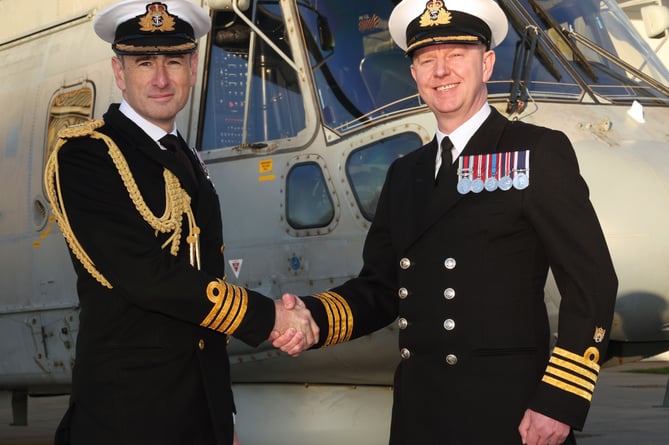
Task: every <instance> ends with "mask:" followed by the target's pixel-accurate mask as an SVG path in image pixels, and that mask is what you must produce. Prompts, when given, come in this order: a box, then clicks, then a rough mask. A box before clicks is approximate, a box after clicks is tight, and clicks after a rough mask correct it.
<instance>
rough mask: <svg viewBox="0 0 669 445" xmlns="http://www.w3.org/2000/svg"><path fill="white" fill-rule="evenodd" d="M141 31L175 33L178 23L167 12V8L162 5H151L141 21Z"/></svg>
mask: <svg viewBox="0 0 669 445" xmlns="http://www.w3.org/2000/svg"><path fill="white" fill-rule="evenodd" d="M139 24H140V25H141V27H140V28H139V30H140V31H145V32H147V31H148V32H154V31H161V32H165V31H174V26H175V24H176V21H175V20H174V17H173V16H171V15H169V13H168V12H167V6H165V5H164V4H162V3H151V4H150V5H147V6H146V15H144V16H143V17H141V18H140V19H139Z"/></svg>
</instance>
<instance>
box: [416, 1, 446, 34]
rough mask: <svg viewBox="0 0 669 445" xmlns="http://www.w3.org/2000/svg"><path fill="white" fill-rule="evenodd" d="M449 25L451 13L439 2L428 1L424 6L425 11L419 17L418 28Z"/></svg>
mask: <svg viewBox="0 0 669 445" xmlns="http://www.w3.org/2000/svg"><path fill="white" fill-rule="evenodd" d="M449 23H451V13H450V11H449V10H448V9H446V7H445V6H444V2H442V1H441V0H430V1H428V2H427V4H426V5H425V11H424V12H423V15H422V16H421V17H420V27H421V28H427V27H429V26H437V25H448V24H449Z"/></svg>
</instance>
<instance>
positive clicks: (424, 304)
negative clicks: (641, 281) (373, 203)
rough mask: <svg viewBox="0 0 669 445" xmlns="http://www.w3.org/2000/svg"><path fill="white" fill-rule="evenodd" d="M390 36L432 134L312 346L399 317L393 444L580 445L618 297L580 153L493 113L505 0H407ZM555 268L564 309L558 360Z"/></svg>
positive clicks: (396, 184)
mask: <svg viewBox="0 0 669 445" xmlns="http://www.w3.org/2000/svg"><path fill="white" fill-rule="evenodd" d="M389 28H390V33H391V35H392V38H393V39H394V41H395V43H396V44H397V45H398V46H399V47H401V48H402V49H403V50H405V51H406V54H407V56H408V57H410V58H411V61H412V65H411V74H412V75H413V78H414V79H415V81H416V83H417V86H418V91H419V93H420V96H421V97H422V99H423V100H424V101H425V103H426V104H427V106H428V107H429V108H430V110H431V111H432V112H433V113H434V115H435V117H436V121H437V128H436V136H435V138H434V139H433V140H432V141H431V142H430V143H428V144H427V145H425V146H423V147H421V148H419V149H418V150H416V151H415V152H412V153H411V154H409V155H407V156H404V157H403V158H401V159H398V160H397V161H396V162H394V163H393V164H392V165H391V167H390V168H389V170H388V174H387V178H386V182H385V185H384V187H383V190H382V192H381V196H380V199H379V203H378V207H377V211H376V215H375V217H374V220H373V223H372V226H371V228H370V230H369V233H368V235H367V239H366V242H365V245H364V250H363V262H364V265H363V268H362V271H361V272H360V274H359V276H358V277H357V278H354V279H352V280H350V281H348V282H346V283H344V284H342V285H340V286H338V287H335V288H333V289H331V290H329V291H328V292H324V293H322V294H318V295H314V296H310V297H309V296H308V297H304V301H305V302H306V304H307V306H308V307H309V309H310V310H311V313H312V314H313V315H314V318H315V320H316V321H317V323H318V325H319V326H320V328H321V335H320V340H319V343H318V346H321V347H323V346H328V345H333V344H336V343H340V342H345V341H348V340H350V339H353V338H356V337H359V336H361V335H364V334H367V333H370V332H372V331H374V330H377V329H379V328H381V327H384V326H386V325H388V324H389V323H391V322H392V321H393V320H395V319H397V322H396V323H397V326H398V328H399V345H398V360H399V365H398V366H397V369H396V372H395V378H394V404H393V411H392V425H391V431H390V443H391V444H403V445H414V444H421V445H465V444H471V445H483V444H504V445H513V444H521V443H522V444H529V445H558V444H561V443H569V444H573V443H574V436H573V433H572V431H573V430H578V429H581V428H582V427H583V424H584V422H585V418H586V415H587V412H588V408H589V405H590V400H591V397H592V394H593V390H594V387H595V383H596V381H597V375H598V372H599V369H600V364H601V362H602V360H603V359H604V358H605V352H606V345H607V341H608V337H609V329H610V324H611V320H612V315H613V307H614V302H615V297H616V291H617V278H616V275H615V272H614V269H613V266H612V262H611V258H610V255H609V252H608V248H607V245H606V242H605V239H604V236H603V234H602V230H601V228H600V224H599V222H598V219H597V216H596V214H595V211H594V210H593V207H592V205H591V203H590V200H589V197H588V188H587V186H586V183H585V181H584V180H583V178H582V177H581V175H580V174H579V168H578V163H577V159H576V155H575V152H574V149H573V148H572V145H571V143H570V141H569V140H568V139H567V137H566V136H565V135H564V134H563V133H561V132H559V131H554V130H551V129H548V128H542V127H538V126H534V125H529V124H526V123H523V122H518V121H514V122H511V121H509V120H507V119H506V118H505V117H503V116H502V115H501V114H500V113H499V112H497V111H496V110H495V109H493V108H491V107H490V105H489V104H488V103H487V90H486V82H487V81H488V80H489V79H490V76H491V74H492V72H493V67H494V63H495V53H494V51H493V48H495V46H497V45H498V44H499V43H500V42H501V41H502V40H503V39H504V37H505V35H506V32H507V20H506V17H505V15H504V13H503V12H502V10H501V9H500V7H499V6H498V5H497V3H496V2H494V1H492V0H467V1H461V0H430V1H427V0H403V1H402V2H400V3H399V4H398V5H397V6H396V7H395V9H394V10H393V12H392V14H391V16H390V20H389ZM549 267H550V268H551V270H552V272H553V274H554V276H555V280H556V282H557V286H558V288H559V290H560V293H561V297H562V303H561V306H560V313H559V330H558V336H557V344H555V346H554V348H552V349H550V346H551V345H550V341H551V336H550V332H549V323H548V317H547V312H546V306H545V304H544V285H545V283H546V278H547V273H548V270H549ZM273 338H275V346H278V347H281V346H282V342H283V341H284V337H278V335H277V336H273Z"/></svg>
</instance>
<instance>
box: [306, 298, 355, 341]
mask: <svg viewBox="0 0 669 445" xmlns="http://www.w3.org/2000/svg"><path fill="white" fill-rule="evenodd" d="M314 297H315V298H317V299H319V300H320V301H321V303H323V306H324V307H325V312H326V314H327V316H328V336H327V338H326V339H325V342H324V343H323V346H324V347H325V346H329V345H333V344H336V343H343V342H345V341H348V340H350V339H351V334H352V333H353V312H352V311H351V307H350V306H349V305H348V303H347V302H346V300H345V299H344V298H343V297H342V296H341V295H339V294H337V293H336V292H325V293H322V294H318V295H314Z"/></svg>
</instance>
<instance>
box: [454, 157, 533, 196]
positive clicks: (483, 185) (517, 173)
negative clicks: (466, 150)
mask: <svg viewBox="0 0 669 445" xmlns="http://www.w3.org/2000/svg"><path fill="white" fill-rule="evenodd" d="M529 185H530V151H529V150H522V151H512V152H506V153H487V154H480V155H470V156H461V157H460V159H459V164H458V186H457V187H458V193H460V194H461V195H466V194H467V193H469V192H474V193H481V192H482V191H483V190H484V189H485V190H487V191H489V192H493V191H495V190H497V189H500V190H502V191H507V190H510V189H511V187H513V188H515V189H516V190H523V189H526V188H527V187H528V186H529Z"/></svg>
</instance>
